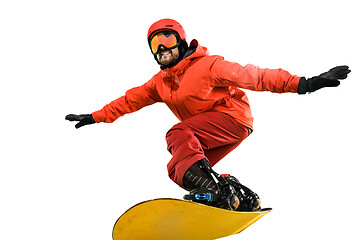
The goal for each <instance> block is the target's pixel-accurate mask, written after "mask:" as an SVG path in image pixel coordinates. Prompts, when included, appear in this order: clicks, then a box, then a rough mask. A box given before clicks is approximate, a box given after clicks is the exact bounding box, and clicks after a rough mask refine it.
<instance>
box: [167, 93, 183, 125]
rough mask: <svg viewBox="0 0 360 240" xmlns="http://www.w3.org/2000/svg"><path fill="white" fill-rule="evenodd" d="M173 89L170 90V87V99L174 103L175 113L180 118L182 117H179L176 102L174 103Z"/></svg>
mask: <svg viewBox="0 0 360 240" xmlns="http://www.w3.org/2000/svg"><path fill="white" fill-rule="evenodd" d="M172 93H173V90H172V87H170V99H171V101H172V104H173V105H174V108H175V110H176V113H177V114H178V115H179V117H180V118H181V119H182V117H181V114H180V112H179V110H178V108H177V107H176V104H175V103H174V99H173V94H172Z"/></svg>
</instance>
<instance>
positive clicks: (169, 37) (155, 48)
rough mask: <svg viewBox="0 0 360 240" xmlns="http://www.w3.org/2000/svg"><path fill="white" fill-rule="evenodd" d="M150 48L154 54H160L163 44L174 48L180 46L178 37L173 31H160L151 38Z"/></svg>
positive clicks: (168, 47)
mask: <svg viewBox="0 0 360 240" xmlns="http://www.w3.org/2000/svg"><path fill="white" fill-rule="evenodd" d="M149 44H150V49H151V52H152V53H153V54H158V53H159V49H160V47H161V46H163V47H165V48H167V49H173V48H176V47H177V46H179V41H178V37H177V36H176V34H174V33H173V32H167V31H166V32H160V33H158V34H156V35H155V36H154V37H152V38H151V40H150V43H149Z"/></svg>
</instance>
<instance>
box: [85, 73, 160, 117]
mask: <svg viewBox="0 0 360 240" xmlns="http://www.w3.org/2000/svg"><path fill="white" fill-rule="evenodd" d="M161 101H162V100H161V98H160V96H159V94H158V92H157V90H156V85H155V76H154V77H153V78H152V79H150V81H148V82H147V83H145V84H144V85H142V86H140V87H135V88H132V89H130V90H128V91H127V92H126V93H125V95H124V96H122V97H120V98H118V99H116V100H114V101H112V102H111V103H109V104H107V105H105V106H104V107H103V108H102V109H101V110H99V111H96V112H93V113H92V116H93V118H94V120H95V121H96V122H97V123H98V122H107V123H112V122H114V121H115V120H116V119H118V118H119V117H121V116H123V115H125V114H126V113H132V112H135V111H137V110H139V109H141V108H143V107H145V106H148V105H151V104H153V103H156V102H161Z"/></svg>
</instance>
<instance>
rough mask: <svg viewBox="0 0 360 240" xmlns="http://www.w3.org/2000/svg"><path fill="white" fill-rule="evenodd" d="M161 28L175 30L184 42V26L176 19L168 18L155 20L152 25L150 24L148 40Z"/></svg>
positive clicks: (161, 29)
mask: <svg viewBox="0 0 360 240" xmlns="http://www.w3.org/2000/svg"><path fill="white" fill-rule="evenodd" d="M163 30H168V31H174V32H176V33H177V34H178V35H179V37H180V39H181V40H183V41H184V42H186V34H185V30H184V28H183V27H182V26H181V24H180V23H178V22H177V21H175V20H173V19H169V18H166V19H161V20H159V21H157V22H155V23H154V24H153V25H151V27H150V28H149V31H148V34H147V39H148V41H150V39H151V37H152V36H153V35H154V34H155V33H157V32H160V31H163Z"/></svg>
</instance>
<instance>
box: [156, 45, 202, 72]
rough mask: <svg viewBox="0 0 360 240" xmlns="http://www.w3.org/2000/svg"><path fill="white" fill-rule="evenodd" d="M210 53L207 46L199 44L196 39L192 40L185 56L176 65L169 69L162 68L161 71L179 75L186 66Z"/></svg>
mask: <svg viewBox="0 0 360 240" xmlns="http://www.w3.org/2000/svg"><path fill="white" fill-rule="evenodd" d="M206 55H209V53H208V50H207V48H206V47H203V46H201V45H199V43H198V41H197V40H196V39H193V40H192V41H191V42H190V45H189V49H188V51H187V52H186V53H185V55H184V58H183V59H182V60H181V61H180V62H178V64H176V65H175V66H173V67H171V68H167V69H162V70H161V72H162V73H165V75H177V73H178V72H182V71H181V70H185V68H186V66H187V65H188V64H189V63H190V62H191V61H192V60H194V59H196V58H199V57H204V56H206Z"/></svg>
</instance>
